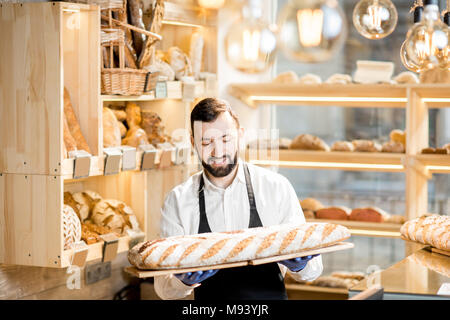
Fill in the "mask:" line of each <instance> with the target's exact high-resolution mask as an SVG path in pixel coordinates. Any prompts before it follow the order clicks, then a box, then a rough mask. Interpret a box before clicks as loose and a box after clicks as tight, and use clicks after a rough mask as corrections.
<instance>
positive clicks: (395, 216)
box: [385, 214, 406, 224]
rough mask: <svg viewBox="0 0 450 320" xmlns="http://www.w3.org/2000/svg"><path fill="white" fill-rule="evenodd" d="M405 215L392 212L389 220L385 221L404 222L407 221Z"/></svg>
mask: <svg viewBox="0 0 450 320" xmlns="http://www.w3.org/2000/svg"><path fill="white" fill-rule="evenodd" d="M405 221H406V220H405V217H404V216H402V215H399V214H391V215H390V216H389V218H388V219H387V220H385V222H389V223H398V224H403V223H405Z"/></svg>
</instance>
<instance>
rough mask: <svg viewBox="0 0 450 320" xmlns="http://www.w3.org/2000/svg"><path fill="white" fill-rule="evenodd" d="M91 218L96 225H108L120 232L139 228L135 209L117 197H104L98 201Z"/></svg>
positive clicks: (114, 230)
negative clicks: (116, 198)
mask: <svg viewBox="0 0 450 320" xmlns="http://www.w3.org/2000/svg"><path fill="white" fill-rule="evenodd" d="M91 220H92V222H94V223H95V224H96V225H98V226H104V227H108V228H110V229H111V231H112V232H116V233H118V234H123V233H124V232H125V231H126V230H128V229H133V230H137V229H139V224H138V221H137V218H136V216H135V215H134V212H133V209H131V208H130V207H129V206H127V205H126V203H125V202H123V201H119V200H115V199H104V200H101V201H99V202H98V203H96V205H95V206H94V208H93V209H92V216H91Z"/></svg>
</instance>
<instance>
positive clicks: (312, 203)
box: [300, 198, 324, 212]
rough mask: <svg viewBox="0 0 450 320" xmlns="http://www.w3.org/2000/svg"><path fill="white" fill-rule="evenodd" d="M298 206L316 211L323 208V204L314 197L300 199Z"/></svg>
mask: <svg viewBox="0 0 450 320" xmlns="http://www.w3.org/2000/svg"><path fill="white" fill-rule="evenodd" d="M300 206H301V207H302V209H303V210H311V211H314V212H316V211H317V210H320V209H322V208H324V206H323V204H322V203H321V202H320V201H319V200H316V199H314V198H305V199H303V200H302V201H300Z"/></svg>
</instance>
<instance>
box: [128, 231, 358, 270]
mask: <svg viewBox="0 0 450 320" xmlns="http://www.w3.org/2000/svg"><path fill="white" fill-rule="evenodd" d="M349 237H350V232H349V231H348V230H347V228H345V227H343V226H341V225H335V224H328V223H304V224H282V225H274V226H269V227H259V228H250V229H243V230H237V231H231V232H210V233H202V234H194V235H184V236H173V237H169V238H165V239H157V240H152V241H146V242H142V243H139V244H137V245H136V246H134V247H133V248H132V249H131V250H130V251H129V253H128V260H129V262H130V263H131V264H132V265H134V266H136V267H137V268H139V269H172V268H187V267H198V266H213V265H217V264H224V263H231V262H238V261H247V260H253V259H257V258H266V257H271V256H277V255H284V254H290V253H297V252H301V251H304V250H308V249H313V248H321V247H326V246H330V245H332V244H335V243H337V242H340V241H343V240H345V239H348V238H349Z"/></svg>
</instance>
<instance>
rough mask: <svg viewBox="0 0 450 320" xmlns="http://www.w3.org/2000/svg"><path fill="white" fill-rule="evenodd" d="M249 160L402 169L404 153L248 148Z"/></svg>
mask: <svg viewBox="0 0 450 320" xmlns="http://www.w3.org/2000/svg"><path fill="white" fill-rule="evenodd" d="M245 157H246V160H247V161H249V162H250V163H253V164H256V165H261V166H280V167H288V168H304V169H332V170H352V171H381V172H403V171H404V166H403V161H404V158H405V155H404V154H401V153H384V152H377V153H374V152H338V151H330V152H326V151H304V150H270V149H268V150H265V149H259V150H257V149H247V150H246V152H245Z"/></svg>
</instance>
